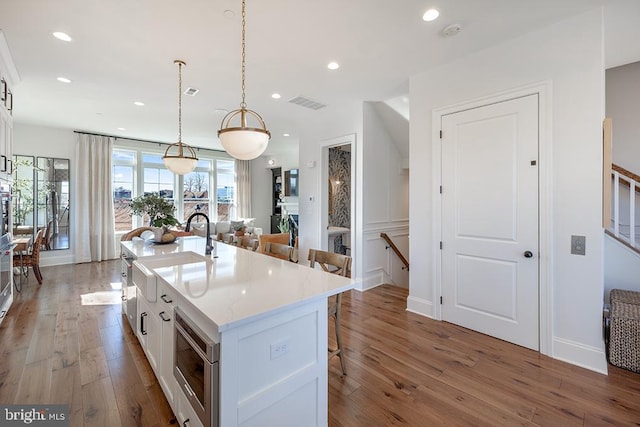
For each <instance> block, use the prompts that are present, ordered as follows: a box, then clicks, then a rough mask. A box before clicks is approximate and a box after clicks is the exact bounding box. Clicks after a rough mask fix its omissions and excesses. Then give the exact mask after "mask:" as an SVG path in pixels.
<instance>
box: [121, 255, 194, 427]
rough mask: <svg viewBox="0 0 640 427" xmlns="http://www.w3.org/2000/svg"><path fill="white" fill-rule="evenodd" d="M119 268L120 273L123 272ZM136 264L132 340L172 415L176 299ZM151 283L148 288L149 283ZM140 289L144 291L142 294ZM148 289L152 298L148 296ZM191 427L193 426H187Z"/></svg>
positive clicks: (174, 295)
mask: <svg viewBox="0 0 640 427" xmlns="http://www.w3.org/2000/svg"><path fill="white" fill-rule="evenodd" d="M124 268H125V267H124V266H123V270H124ZM141 268H144V267H141V265H140V264H139V263H137V262H134V263H133V271H132V272H130V274H132V275H133V278H134V284H135V290H136V293H137V296H136V301H137V311H138V318H137V326H136V336H137V337H138V341H140V345H141V346H142V349H143V350H144V353H145V354H146V356H147V359H148V360H149V364H150V365H151V368H152V369H153V372H154V373H155V374H156V378H157V379H158V382H159V383H160V387H162V390H163V391H164V394H165V396H166V398H167V401H168V402H169V404H170V405H171V407H172V408H173V409H174V412H176V408H177V404H176V402H175V394H176V390H177V389H178V383H177V382H176V380H175V378H174V376H173V364H174V363H173V358H174V345H175V343H174V338H173V334H174V331H173V329H174V309H175V307H176V303H177V298H178V295H177V294H176V292H175V291H174V290H173V289H172V288H171V287H170V286H167V285H166V284H164V283H162V282H161V281H157V283H155V282H156V277H155V276H151V277H149V276H147V275H146V274H145V272H144V271H143V270H142V269H141ZM151 281H153V282H154V283H153V284H151V283H150V282H151ZM140 287H142V288H143V289H144V290H145V291H144V292H143V291H142V290H141V289H140ZM150 289H152V290H153V294H150V293H149V292H150ZM191 425H193V424H191Z"/></svg>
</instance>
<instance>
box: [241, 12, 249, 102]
mask: <svg viewBox="0 0 640 427" xmlns="http://www.w3.org/2000/svg"><path fill="white" fill-rule="evenodd" d="M245 7H246V5H245V0H242V102H241V103H240V108H242V109H245V108H247V103H246V102H245V94H244V74H245V41H244V40H245V35H244V33H245V30H244V28H245V25H246V21H245V18H246V16H247V14H246V12H245Z"/></svg>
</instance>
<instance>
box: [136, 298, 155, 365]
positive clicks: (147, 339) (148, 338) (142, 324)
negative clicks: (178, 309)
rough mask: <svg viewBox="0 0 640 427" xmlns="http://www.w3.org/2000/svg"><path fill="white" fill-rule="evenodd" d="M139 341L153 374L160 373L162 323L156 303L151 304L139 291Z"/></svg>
mask: <svg viewBox="0 0 640 427" xmlns="http://www.w3.org/2000/svg"><path fill="white" fill-rule="evenodd" d="M137 300H138V328H137V329H138V330H137V333H136V335H137V336H138V341H140V345H141V346H142V349H143V350H144V352H145V354H146V355H147V359H148V360H149V364H150V365H151V368H152V369H153V372H158V360H159V357H158V356H159V353H160V321H159V318H158V317H157V316H156V315H155V303H149V302H148V301H147V300H146V298H145V297H144V295H142V292H140V290H138V298H137Z"/></svg>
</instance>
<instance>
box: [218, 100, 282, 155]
mask: <svg viewBox="0 0 640 427" xmlns="http://www.w3.org/2000/svg"><path fill="white" fill-rule="evenodd" d="M247 116H252V117H253V118H255V119H256V120H257V122H258V124H259V126H260V127H255V128H254V127H248V126H247ZM236 117H239V118H240V126H239V127H233V126H232V125H231V120H232V119H234V118H236ZM218 138H220V143H221V144H222V147H223V148H224V150H225V151H226V152H227V153H228V154H229V155H230V156H231V157H233V158H236V159H238V160H252V159H255V158H256V157H258V156H260V155H261V154H262V153H264V150H266V149H267V144H268V143H269V138H271V133H269V131H268V130H267V129H266V126H265V124H264V121H263V120H262V117H260V115H259V114H258V113H256V112H255V111H252V110H247V109H244V108H241V109H239V110H234V111H232V112H230V113H229V114H227V115H226V116H225V118H224V119H222V125H221V128H220V130H219V131H218Z"/></svg>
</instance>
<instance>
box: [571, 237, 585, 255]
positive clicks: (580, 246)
mask: <svg viewBox="0 0 640 427" xmlns="http://www.w3.org/2000/svg"><path fill="white" fill-rule="evenodd" d="M586 240H587V238H586V237H585V236H571V254H572V255H584V254H585V251H586Z"/></svg>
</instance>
